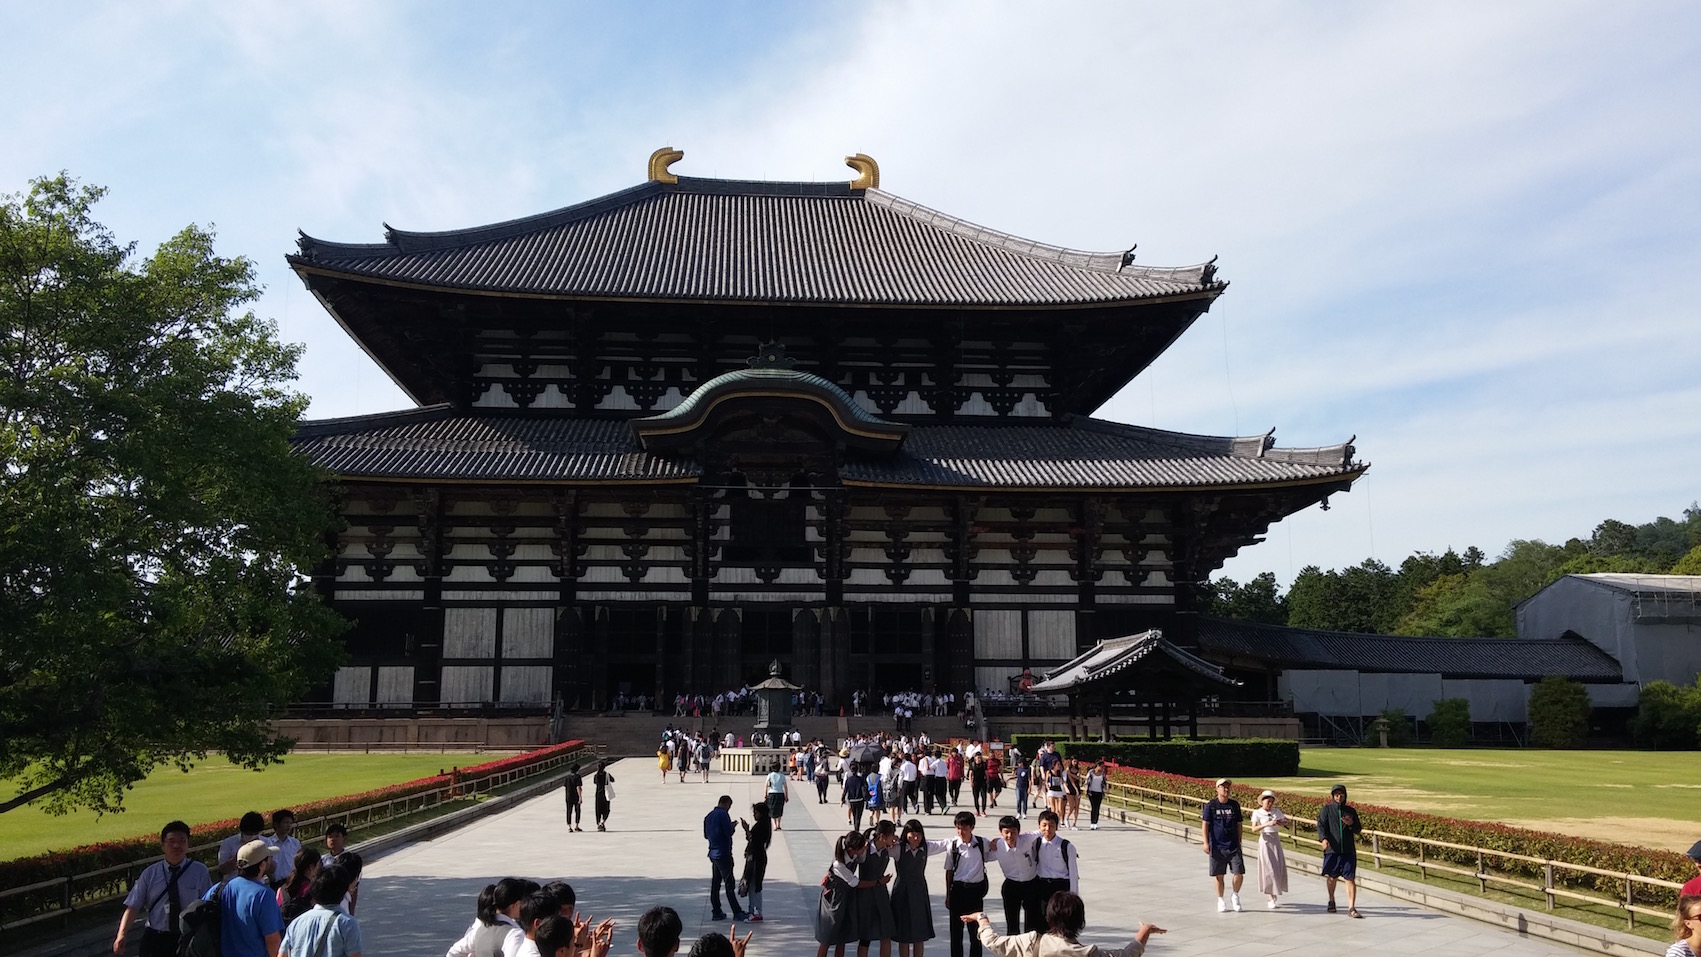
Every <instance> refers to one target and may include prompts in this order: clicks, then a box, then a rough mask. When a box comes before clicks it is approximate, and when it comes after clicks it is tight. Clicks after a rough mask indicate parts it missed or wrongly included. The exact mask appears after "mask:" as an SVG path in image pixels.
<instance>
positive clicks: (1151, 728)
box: [1146, 695, 1158, 741]
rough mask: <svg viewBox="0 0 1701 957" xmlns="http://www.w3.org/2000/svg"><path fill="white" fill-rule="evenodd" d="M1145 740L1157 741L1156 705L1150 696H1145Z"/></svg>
mask: <svg viewBox="0 0 1701 957" xmlns="http://www.w3.org/2000/svg"><path fill="white" fill-rule="evenodd" d="M1146 738H1147V740H1149V741H1156V740H1157V739H1158V703H1157V701H1156V700H1154V699H1153V698H1152V697H1151V696H1149V695H1148V696H1146Z"/></svg>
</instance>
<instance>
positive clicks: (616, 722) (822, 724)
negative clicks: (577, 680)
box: [563, 711, 970, 757]
mask: <svg viewBox="0 0 1701 957" xmlns="http://www.w3.org/2000/svg"><path fill="white" fill-rule="evenodd" d="M793 724H794V725H795V726H796V728H797V730H799V731H801V732H803V737H804V740H806V741H807V740H810V739H813V738H820V739H821V740H823V741H828V742H836V741H838V740H840V739H841V738H844V737H846V736H848V735H852V734H873V733H875V732H878V731H888V732H889V731H892V730H893V728H894V725H893V722H892V717H891V716H890V715H868V716H864V717H854V716H847V717H842V718H841V717H840V716H839V715H838V714H836V713H835V714H832V715H821V716H815V715H802V716H799V717H797V718H795V719H794V721H793ZM669 725H672V726H673V727H675V728H685V729H686V730H689V731H705V732H706V731H714V730H718V731H719V732H720V733H721V734H722V735H724V734H726V733H727V732H728V731H731V732H732V733H733V734H737V735H743V736H744V738H745V739H746V740H747V741H748V739H749V738H750V735H751V732H752V731H754V730H755V725H756V717H755V715H749V714H744V715H731V716H726V717H722V718H720V719H718V720H717V719H715V718H714V717H712V716H711V717H701V718H698V717H674V716H673V715H671V714H651V713H649V712H644V711H623V712H611V713H606V714H587V713H583V712H571V713H569V714H568V715H567V716H566V718H565V719H564V722H563V732H564V737H565V738H567V739H571V738H583V739H584V740H586V741H589V742H591V743H592V744H596V745H601V746H603V747H605V748H606V749H607V753H608V755H609V756H610V757H636V756H640V755H653V754H655V753H656V745H657V744H658V743H659V742H660V741H661V737H662V732H663V731H664V730H666V729H667V727H668V726H669ZM915 731H916V733H920V732H926V733H927V736H928V737H929V738H931V739H933V740H935V741H947V740H950V739H951V738H961V737H967V736H969V734H970V732H968V731H966V730H965V729H964V727H963V720H962V718H960V717H944V718H935V717H927V718H921V717H917V718H916V719H915Z"/></svg>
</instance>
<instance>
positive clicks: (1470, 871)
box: [1105, 781, 1683, 930]
mask: <svg viewBox="0 0 1701 957" xmlns="http://www.w3.org/2000/svg"><path fill="white" fill-rule="evenodd" d="M1105 801H1106V803H1107V804H1120V805H1121V806H1122V807H1124V808H1128V809H1130V810H1142V811H1149V812H1153V813H1154V814H1155V815H1156V816H1158V817H1170V816H1172V815H1173V816H1174V817H1175V818H1176V820H1178V821H1180V822H1182V823H1185V824H1187V825H1189V826H1190V828H1191V829H1192V832H1193V833H1195V834H1196V833H1197V831H1198V827H1199V816H1200V812H1201V810H1202V809H1203V807H1204V805H1205V799H1204V798H1198V797H1194V796H1192V795H1188V794H1176V793H1173V792H1169V791H1160V790H1157V789H1154V788H1147V787H1141V786H1139V785H1134V784H1123V783H1120V782H1117V781H1111V782H1109V790H1108V792H1107V793H1106V795H1105ZM1301 831H1305V832H1308V833H1309V834H1310V835H1311V836H1308V837H1306V838H1303V839H1302V838H1301V837H1300V833H1301ZM1316 831H1317V823H1316V822H1315V821H1310V820H1300V819H1298V818H1295V817H1289V818H1288V820H1287V834H1286V838H1285V839H1286V840H1287V841H1288V842H1289V843H1291V844H1292V845H1293V847H1294V849H1295V850H1302V851H1311V852H1316V851H1317V850H1318V849H1319V847H1320V842H1319V840H1318V839H1317V837H1316V836H1315V835H1316ZM1360 838H1361V840H1368V841H1369V842H1370V847H1369V852H1368V853H1369V857H1370V858H1371V861H1372V863H1373V865H1374V866H1375V867H1376V869H1377V870H1381V869H1382V868H1383V865H1384V863H1387V864H1392V865H1400V866H1404V867H1408V868H1410V869H1412V870H1414V871H1416V872H1417V874H1418V877H1419V878H1420V879H1422V880H1425V881H1427V880H1429V877H1430V873H1431V872H1439V873H1442V874H1449V875H1453V876H1454V877H1457V878H1465V879H1468V880H1470V881H1474V882H1475V883H1476V885H1477V892H1478V893H1479V894H1484V895H1486V894H1487V893H1488V892H1489V889H1490V887H1491V886H1493V887H1498V888H1502V889H1509V890H1515V891H1522V892H1525V893H1527V894H1529V895H1531V896H1536V895H1539V896H1541V897H1542V899H1543V900H1544V901H1545V903H1546V906H1547V910H1548V911H1550V912H1552V911H1554V910H1556V909H1558V908H1579V907H1585V908H1595V909H1597V911H1598V912H1606V913H1618V914H1621V915H1622V916H1623V918H1624V921H1625V924H1626V925H1627V926H1628V927H1629V928H1630V929H1632V930H1634V929H1635V928H1636V920H1637V917H1638V916H1640V917H1643V918H1645V919H1644V921H1643V923H1644V924H1646V923H1648V921H1647V920H1646V918H1654V919H1656V920H1657V921H1658V922H1659V923H1660V924H1662V925H1663V924H1666V923H1669V922H1670V921H1671V919H1672V917H1673V916H1674V915H1675V910H1674V909H1673V908H1667V907H1659V906H1654V905H1653V904H1651V903H1648V902H1649V901H1653V900H1665V899H1668V898H1669V899H1671V900H1673V901H1675V900H1676V894H1677V891H1678V889H1679V888H1680V887H1682V886H1683V885H1681V884H1679V883H1677V882H1676V881H1668V880H1664V879H1662V878H1658V877H1644V876H1642V875H1640V874H1631V873H1627V872H1624V871H1613V870H1606V869H1603V868H1599V867H1591V866H1589V865H1587V864H1577V863H1574V862H1571V861H1561V860H1553V859H1550V858H1545V857H1533V856H1531V855H1528V854H1518V853H1514V852H1512V851H1501V850H1495V849H1494V848H1488V847H1477V846H1475V845H1471V844H1455V843H1452V842H1449V841H1438V840H1434V839H1432V838H1425V837H1414V836H1412V835H1410V834H1396V833H1393V832H1391V831H1376V830H1370V829H1368V828H1367V829H1366V830H1365V831H1364V832H1363V833H1362V834H1361V835H1360ZM1249 843H1253V844H1255V843H1256V837H1254V839H1253V841H1252V842H1249ZM1365 856H1366V850H1365V848H1364V847H1363V846H1362V844H1361V845H1360V848H1359V857H1360V858H1361V859H1362V858H1364V857H1365ZM1472 856H1474V857H1475V859H1476V860H1475V865H1474V866H1460V863H1461V859H1463V860H1464V862H1465V863H1467V864H1468V862H1469V859H1470V858H1471V857H1472ZM1508 865H1510V866H1508ZM1529 873H1539V874H1540V875H1541V879H1540V881H1539V882H1538V881H1536V880H1535V879H1533V878H1531V877H1529V876H1527V875H1528V874H1529ZM1568 877H1570V878H1573V879H1571V880H1568V879H1567V878H1568ZM1603 883H1609V884H1614V885H1617V886H1619V887H1622V888H1623V893H1622V894H1618V895H1615V896H1607V895H1606V894H1603V893H1600V892H1598V891H1596V892H1590V891H1589V890H1587V889H1584V888H1581V887H1579V885H1587V884H1593V885H1595V886H1597V887H1598V886H1599V885H1600V884H1603Z"/></svg>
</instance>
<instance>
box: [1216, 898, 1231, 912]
mask: <svg viewBox="0 0 1701 957" xmlns="http://www.w3.org/2000/svg"><path fill="white" fill-rule="evenodd" d="M1227 910H1228V901H1226V900H1223V899H1222V898H1221V897H1219V898H1217V913H1219V914H1221V913H1223V912H1224V911H1227Z"/></svg>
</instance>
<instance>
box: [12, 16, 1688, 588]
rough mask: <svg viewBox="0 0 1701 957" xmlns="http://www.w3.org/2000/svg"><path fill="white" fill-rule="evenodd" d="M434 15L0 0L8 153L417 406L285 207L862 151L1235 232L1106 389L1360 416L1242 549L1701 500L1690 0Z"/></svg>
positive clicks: (1129, 228) (828, 161)
mask: <svg viewBox="0 0 1701 957" xmlns="http://www.w3.org/2000/svg"><path fill="white" fill-rule="evenodd" d="M420 9H421V8H417V7H412V6H404V5H391V4H376V3H374V4H361V5H356V6H349V5H346V4H324V5H317V6H307V7H303V6H301V5H295V6H291V7H278V6H269V7H268V6H260V5H248V4H233V5H202V4H181V5H176V6H171V7H167V8H164V9H163V11H162V10H161V9H160V8H157V7H155V8H151V9H149V10H146V11H144V10H142V8H138V7H135V6H134V5H122V4H112V5H108V6H105V7H100V8H96V9H93V10H91V11H88V12H85V13H83V14H81V15H80V16H79V15H78V14H76V12H75V11H73V12H72V13H71V14H66V13H64V12H63V11H55V12H54V14H53V15H52V16H51V17H47V16H38V17H34V18H28V17H26V15H25V14H23V13H20V12H19V10H18V9H16V8H13V9H9V10H7V11H5V12H0V38H3V39H0V82H3V83H5V84H6V86H7V88H10V89H24V88H26V84H27V88H28V89H31V90H32V91H36V95H35V96H34V97H33V98H32V99H29V100H17V101H12V102H8V103H7V104H5V105H3V106H0V123H3V124H4V128H6V129H7V130H8V132H9V133H15V134H17V135H13V136H9V137H8V140H7V142H6V143H5V144H4V145H0V177H3V181H4V182H5V183H7V184H9V185H8V186H7V187H6V188H7V189H14V188H17V187H19V186H21V185H22V182H23V180H24V179H25V178H26V177H27V176H29V175H33V174H37V173H41V172H48V171H51V170H55V169H59V168H61V167H70V168H72V170H73V172H76V173H79V174H81V175H84V176H86V177H87V178H89V179H90V180H92V181H95V182H103V183H107V184H109V185H111V186H113V187H114V192H113V197H112V199H111V200H109V202H108V204H107V206H108V208H107V210H105V211H104V212H105V213H106V215H107V221H108V222H109V223H111V224H112V225H113V226H114V228H116V229H118V230H119V232H120V234H121V235H125V236H136V237H141V238H143V239H144V240H145V242H144V245H146V244H147V243H149V242H154V241H157V240H158V239H160V238H163V236H164V235H166V234H168V233H169V232H170V231H172V230H173V229H175V228H176V227H177V226H180V225H182V223H183V222H186V221H189V220H197V221H202V222H206V221H217V222H218V223H219V224H220V226H221V245H222V246H223V248H225V249H227V250H229V251H231V252H245V253H247V254H249V255H251V256H253V257H254V258H255V259H256V260H257V261H258V262H259V264H260V265H261V267H262V276H263V278H264V280H265V281H266V282H267V283H268V286H269V289H270V292H269V296H268V299H267V301H266V303H265V304H264V309H263V311H266V312H269V313H271V314H272V315H275V316H278V317H279V318H281V319H282V320H283V322H284V328H285V332H286V334H289V335H293V336H295V337H299V338H303V339H305V340H306V341H307V343H308V345H309V352H308V358H307V362H306V363H305V365H304V369H303V373H304V374H303V380H302V385H303V387H304V388H305V389H306V390H307V391H308V392H309V393H310V394H312V395H313V396H314V408H313V411H314V414H318V415H333V414H349V413H352V412H356V411H374V410H377V409H380V408H389V407H395V406H397V405H401V404H404V401H403V399H402V398H401V396H400V393H399V392H398V391H397V390H395V389H394V388H393V387H392V386H390V385H389V384H388V383H387V382H386V381H385V379H384V377H383V375H382V373H381V372H380V371H379V370H377V369H376V368H375V367H373V366H372V365H371V364H370V362H369V360H367V359H366V358H365V357H364V356H363V355H362V354H361V353H360V352H359V350H358V348H356V347H355V346H354V345H353V344H352V343H350V342H348V341H347V338H346V336H344V335H343V334H342V332H341V331H340V330H339V329H337V328H336V327H335V325H334V323H332V322H331V321H330V320H329V318H328V317H326V316H325V315H324V314H323V311H322V310H321V309H320V308H319V307H318V305H317V304H316V303H314V302H313V301H312V300H311V298H310V297H309V296H307V294H305V293H304V292H303V290H302V289H301V288H300V286H299V284H298V281H297V280H296V279H295V278H294V277H293V276H291V275H289V274H288V272H287V270H285V269H284V267H283V264H282V261H281V256H282V254H283V253H284V252H286V251H288V249H289V248H290V243H291V241H292V240H293V237H294V229H295V228H296V227H298V226H300V227H304V228H306V229H307V230H308V231H309V232H312V233H314V234H315V235H320V236H324V237H326V238H333V239H340V240H352V241H371V240H375V239H377V238H378V236H379V229H380V226H379V224H380V222H382V221H388V222H390V223H392V224H394V225H396V226H398V227H402V228H408V229H440V228H452V227H457V226H466V225H473V224H476V223H482V222H489V221H494V220H499V219H504V218H509V217H512V216H519V215H525V214H528V213H533V212H538V211H541V210H545V209H550V208H554V207H557V206H561V205H565V204H567V203H571V202H576V201H579V200H583V199H588V198H591V197H593V196H595V195H599V194H601V193H604V192H608V191H611V190H614V189H618V188H621V187H624V186H627V185H631V184H633V183H635V182H637V181H639V179H640V178H641V176H642V169H643V162H644V158H645V157H646V156H647V155H648V153H649V151H650V150H652V149H654V148H655V147H657V146H661V145H663V144H664V143H665V144H670V145H673V146H676V147H679V148H682V149H684V150H685V151H686V154H687V156H686V160H685V161H684V162H683V163H682V164H680V166H679V167H678V169H679V171H681V172H684V173H687V174H691V175H719V176H727V177H738V178H772V179H837V178H849V176H850V175H851V174H850V173H849V171H848V170H846V169H844V168H843V167H842V166H841V165H840V161H839V159H840V157H841V156H843V155H845V154H847V153H851V152H857V151H862V152H867V153H870V154H872V155H874V156H875V157H876V158H877V159H878V160H879V161H880V163H881V166H882V179H883V185H884V186H885V187H886V188H888V189H890V190H892V191H894V192H897V193H900V194H902V195H905V196H907V197H909V198H912V199H915V200H918V201H920V202H923V203H926V204H928V205H931V206H935V207H937V208H940V209H944V210H947V211H949V212H952V213H954V214H957V215H962V216H965V217H968V218H970V219H974V220H977V221H980V222H983V223H985V224H987V225H990V226H994V227H997V228H1001V229H1006V230H1010V231H1012V232H1016V233H1019V234H1022V235H1027V236H1031V237H1033V238H1035V239H1040V240H1045V241H1048V242H1055V243H1061V244H1064V245H1071V246H1080V247H1087V248H1099V249H1120V248H1124V247H1126V246H1127V245H1129V244H1131V243H1134V242H1138V243H1140V251H1139V255H1140V260H1141V261H1142V262H1151V263H1159V264H1170V263H1190V262H1198V261H1202V260H1204V259H1206V258H1209V257H1210V256H1211V255H1213V254H1218V253H1220V254H1221V255H1222V260H1221V265H1222V269H1223V275H1224V276H1225V277H1227V278H1228V279H1230V280H1231V282H1232V284H1233V285H1232V288H1231V289H1230V290H1229V292H1228V294H1227V295H1226V296H1225V297H1224V298H1223V299H1222V300H1221V301H1220V302H1219V303H1218V304H1217V305H1216V306H1215V307H1214V308H1213V310H1212V312H1211V313H1209V314H1207V315H1206V316H1205V317H1203V318H1202V319H1201V320H1200V322H1199V323H1198V324H1197V325H1196V327H1195V328H1194V329H1193V330H1192V331H1190V332H1189V333H1188V334H1187V335H1186V336H1184V337H1183V338H1182V340H1181V341H1180V342H1179V343H1177V344H1176V346H1175V347H1173V348H1172V349H1171V350H1170V352H1169V353H1168V354H1166V355H1165V356H1164V357H1163V358H1162V359H1161V360H1159V362H1158V363H1157V364H1156V365H1154V366H1153V367H1152V368H1151V369H1150V370H1148V371H1147V372H1146V373H1145V374H1143V375H1142V376H1141V377H1140V378H1139V379H1137V380H1136V381H1135V382H1134V383H1133V384H1132V385H1131V386H1130V387H1129V388H1128V389H1127V390H1125V391H1124V393H1123V394H1122V395H1120V396H1118V397H1117V398H1116V399H1115V400H1113V401H1112V402H1111V403H1110V404H1109V405H1108V406H1107V407H1106V410H1105V413H1104V414H1106V415H1109V416H1113V417H1116V418H1122V419H1126V420H1129V421H1135V422H1148V421H1153V420H1154V414H1155V424H1157V425H1159V426H1161V427H1164V428H1179V429H1188V430H1194V431H1201V432H1211V433H1224V432H1231V431H1240V432H1261V431H1263V430H1264V429H1266V428H1268V427H1270V426H1272V425H1274V426H1276V427H1277V428H1278V432H1277V436H1278V439H1280V440H1281V441H1282V443H1283V444H1287V445H1316V444H1324V443H1328V442H1335V441H1340V440H1341V439H1344V438H1345V437H1346V436H1347V435H1349V434H1353V433H1357V434H1358V435H1359V437H1360V440H1359V447H1360V448H1361V449H1362V450H1363V452H1364V454H1365V456H1366V457H1368V458H1371V459H1373V460H1374V461H1375V463H1376V465H1375V468H1374V469H1373V471H1372V473H1371V475H1370V477H1369V478H1367V479H1366V481H1365V484H1364V486H1363V488H1362V489H1361V490H1360V491H1357V492H1355V493H1353V494H1352V495H1349V496H1342V497H1337V498H1336V499H1335V505H1336V508H1334V509H1333V510H1331V511H1330V512H1328V513H1320V512H1318V511H1317V510H1311V511H1309V512H1307V513H1305V514H1303V515H1300V516H1296V517H1295V518H1293V519H1290V520H1289V521H1288V522H1287V523H1284V525H1282V526H1278V527H1277V528H1276V529H1275V530H1273V531H1272V540H1271V541H1270V542H1269V543H1267V544H1265V545H1262V546H1259V547H1256V548H1251V549H1247V550H1246V551H1245V554H1244V555H1243V556H1241V557H1240V558H1237V559H1235V560H1234V561H1233V562H1232V563H1231V564H1230V566H1229V568H1228V571H1229V572H1230V573H1232V574H1236V575H1239V576H1241V577H1245V576H1246V575H1249V574H1251V573H1253V572H1255V571H1257V570H1262V569H1264V568H1268V569H1270V570H1273V571H1276V572H1278V574H1280V575H1281V576H1282V577H1284V578H1285V577H1287V576H1288V574H1290V573H1291V571H1292V570H1294V568H1296V567H1297V566H1298V565H1304V564H1308V563H1313V562H1315V563H1319V564H1323V565H1341V564H1349V563H1354V562H1357V561H1358V560H1360V559H1361V558H1363V557H1364V556H1365V555H1367V554H1369V552H1370V549H1371V547H1372V538H1373V536H1372V531H1374V547H1375V551H1376V553H1377V554H1378V555H1379V556H1381V557H1383V558H1385V559H1389V560H1397V559H1398V558H1399V557H1401V556H1403V555H1404V554H1406V553H1408V552H1410V551H1411V550H1413V549H1430V550H1435V549H1441V548H1445V547H1447V546H1448V545H1455V546H1458V547H1463V546H1464V545H1466V544H1472V543H1474V544H1479V545H1481V546H1482V547H1484V548H1485V549H1487V550H1488V551H1490V552H1494V551H1496V550H1497V549H1498V548H1499V546H1500V544H1501V543H1502V542H1503V541H1504V540H1505V539H1506V538H1510V537H1513V536H1515V535H1516V536H1520V537H1528V536H1541V537H1549V538H1559V539H1563V538H1564V537H1567V536H1568V535H1573V534H1586V533H1587V532H1588V530H1589V529H1590V528H1591V527H1592V526H1593V524H1594V523H1595V522H1597V521H1599V520H1600V519H1602V518H1606V517H1609V516H1611V517H1620V518H1624V519H1627V520H1645V519H1647V518H1651V517H1652V516H1653V515H1655V514H1658V513H1661V512H1665V513H1674V512H1675V511H1677V510H1678V509H1680V508H1682V507H1683V506H1684V505H1686V504H1688V502H1689V501H1690V500H1691V499H1693V498H1696V497H1701V495H1698V493H1697V492H1696V491H1694V482H1693V479H1692V476H1694V475H1696V474H1701V443H1698V442H1696V441H1695V438H1696V435H1695V426H1694V425H1693V424H1692V423H1693V422H1694V421H1695V417H1694V416H1693V415H1690V416H1689V417H1688V418H1683V417H1682V416H1681V415H1677V413H1678V412H1679V411H1680V410H1683V409H1686V408H1687V409H1693V408H1695V407H1696V405H1695V399H1696V398H1697V396H1696V393H1695V391H1694V385H1693V382H1694V373H1693V369H1694V368H1696V367H1697V366H1698V365H1701V334H1698V333H1697V323H1696V322H1695V318H1696V306H1695V303H1697V302H1701V270H1697V269H1696V268H1695V263H1696V262H1697V261H1698V260H1701V225H1698V224H1701V188H1698V187H1701V127H1698V126H1697V124H1696V123H1695V122H1694V117H1695V116H1697V115H1701V29H1698V27H1701V12H1698V11H1697V9H1696V8H1694V7H1693V6H1692V5H1686V4H1678V3H1646V4H1619V5H1613V6H1610V7H1608V6H1601V5H1598V4H1584V3H1545V2H1544V3H1536V2H1527V3H1502V4H1490V5H1483V4H1464V3H1452V4H1449V3H1439V4H1438V3H1422V4H1418V3H1407V4H1375V5H1358V4H1332V5H1331V4H1300V3H1261V4H1236V5H1231V6H1215V7H1212V6H1205V7H1200V6H1177V5H1170V6H1155V5H1131V4H1120V3H1101V4H1086V3H1080V4H1046V5H1033V4H1016V3H1004V4H966V3H963V4H935V3H926V4H923V3H901V4H899V3H894V4H874V5H863V4H858V5H855V6H849V5H847V6H836V7H829V8H818V9H817V8H810V11H809V13H808V14H807V15H805V14H800V13H798V12H797V10H796V8H790V7H785V6H775V7H773V8H746V9H744V10H742V11H741V14H742V15H743V16H745V17H746V18H747V19H745V20H743V21H738V20H736V19H733V18H729V17H728V16H727V15H725V13H724V12H723V11H721V10H719V9H715V10H701V9H698V8H695V7H691V6H681V7H676V8H670V10H668V11H667V13H666V15H665V16H662V17H661V18H659V19H656V18H650V17H648V15H647V13H646V12H645V11H632V12H630V13H626V12H624V11H619V10H605V9H604V8H599V7H595V6H590V5H585V6H574V7H567V8H558V7H555V6H554V5H548V4H519V5H514V6H507V7H494V8H491V9H490V10H488V11H486V10H479V11H473V10H471V9H470V8H469V10H468V11H465V12H462V11H460V10H446V9H444V8H424V9H426V10H427V11H430V12H429V13H428V14H423V15H422V14H421V13H420ZM646 9H647V8H646ZM25 39H27V40H28V43H27V45H26V43H25ZM8 54H10V56H9V55H8ZM1225 333H1226V335H1225ZM1225 338H1226V344H1225ZM1225 353H1226V358H1225ZM1231 384H1232V390H1233V399H1232V401H1231V400H1230V397H1229V394H1228V392H1229V388H1230V386H1231ZM1674 415H1675V416H1676V417H1675V418H1674ZM1685 489H1689V491H1685ZM1290 551H1291V553H1292V556H1293V559H1292V561H1290V559H1289V553H1290Z"/></svg>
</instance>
